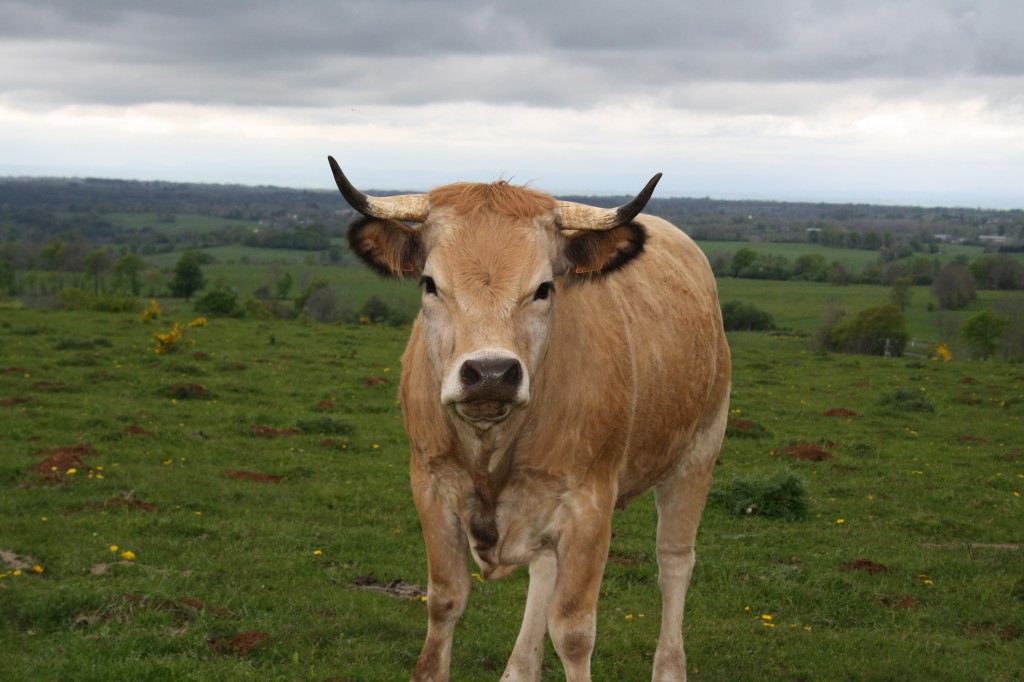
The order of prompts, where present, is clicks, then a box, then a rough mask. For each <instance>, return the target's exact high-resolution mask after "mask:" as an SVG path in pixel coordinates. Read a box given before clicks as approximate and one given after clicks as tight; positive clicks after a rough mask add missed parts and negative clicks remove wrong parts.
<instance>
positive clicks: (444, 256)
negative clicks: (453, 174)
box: [328, 157, 661, 428]
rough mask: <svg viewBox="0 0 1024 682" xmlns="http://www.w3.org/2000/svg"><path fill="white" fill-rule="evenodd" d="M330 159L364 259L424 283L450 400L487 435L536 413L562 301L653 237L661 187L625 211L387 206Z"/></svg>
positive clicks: (449, 197) (503, 204)
mask: <svg viewBox="0 0 1024 682" xmlns="http://www.w3.org/2000/svg"><path fill="white" fill-rule="evenodd" d="M328 159H329V161H330V164H331V169H332V171H333V172H334V179H335V181H336V182H337V184H338V189H339V190H341V193H342V195H343V196H344V197H345V199H346V201H348V203H349V204H350V205H351V206H352V208H354V209H355V210H356V211H358V212H359V213H361V214H363V216H364V218H363V219H362V220H360V221H358V222H356V223H355V224H353V225H352V227H350V228H349V233H348V238H349V243H350V245H351V247H352V250H353V251H354V252H355V253H356V255H358V256H359V257H360V258H361V259H362V260H363V261H364V262H365V263H367V264H368V265H369V266H370V267H371V268H373V269H374V270H376V271H377V272H379V273H381V274H383V275H385V276H389V277H400V278H409V279H414V280H417V281H419V283H420V286H421V287H422V289H423V328H422V332H423V337H424V340H425V342H426V347H427V353H428V355H429V357H430V362H431V364H432V366H433V370H434V373H435V375H436V377H437V380H438V384H439V385H440V387H441V388H440V396H439V397H440V400H441V402H442V403H443V404H444V405H445V406H447V407H448V408H449V409H451V410H453V411H454V412H455V414H456V415H458V417H460V418H461V419H463V420H465V421H466V422H469V423H471V424H473V425H474V426H476V427H478V428H489V427H490V426H492V425H494V424H496V423H498V422H501V421H503V420H505V419H506V418H507V417H509V415H511V414H512V413H513V412H514V411H515V410H516V408H518V407H522V406H524V405H526V404H527V403H528V402H529V400H530V376H531V375H532V373H533V372H534V371H535V370H536V369H537V366H538V365H539V363H540V362H541V359H542V358H543V356H544V353H545V351H546V349H547V346H548V336H549V332H550V328H551V320H552V315H553V309H554V307H555V306H556V305H557V300H558V297H559V290H560V289H562V288H563V287H567V286H572V285H573V284H574V283H575V282H577V281H579V280H586V279H592V278H596V277H601V276H603V275H605V274H607V273H609V272H611V271H613V270H615V269H617V268H620V267H622V266H623V265H625V264H626V263H628V262H629V261H630V260H632V259H633V258H635V257H636V256H637V255H638V254H640V252H641V251H642V250H643V246H644V241H645V239H646V233H645V232H644V229H643V227H641V226H640V225H638V224H636V223H634V222H633V219H634V218H635V217H636V216H637V214H639V213H640V211H642V210H643V208H644V206H645V205H646V204H647V201H648V199H650V197H651V194H652V193H653V191H654V187H655V185H656V184H657V182H658V180H659V179H660V178H661V174H660V173H659V174H658V175H655V176H654V177H653V178H652V179H651V181H650V182H649V183H647V186H646V187H645V188H644V190H643V191H642V192H641V193H640V194H639V195H637V197H636V198H635V199H634V200H633V201H631V202H629V203H628V204H625V205H623V206H620V207H619V208H614V209H602V208H595V207H592V206H586V205H584V204H577V203H571V202H563V201H556V200H555V199H553V198H551V197H550V196H548V195H546V194H542V193H540V192H537V191H534V190H531V189H527V188H524V187H516V186H513V185H509V184H508V183H505V182H498V183H494V184H489V185H487V184H469V183H464V184H455V185H447V186H445V187H441V188H438V189H436V190H434V191H433V192H431V193H429V194H410V195H403V196H397V197H386V198H380V197H370V196H367V195H365V194H363V193H362V192H360V191H359V190H357V189H356V188H355V187H354V186H352V184H351V183H349V181H348V179H347V178H346V177H345V175H344V174H343V173H342V172H341V168H340V167H339V166H338V164H337V162H335V160H334V159H333V158H331V157H328ZM406 223H414V224H415V225H414V226H409V225H407V224H406Z"/></svg>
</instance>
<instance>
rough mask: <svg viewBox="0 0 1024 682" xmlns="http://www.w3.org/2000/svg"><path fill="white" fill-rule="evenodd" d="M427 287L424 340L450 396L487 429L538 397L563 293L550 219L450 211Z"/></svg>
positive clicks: (440, 223) (443, 394) (433, 236)
mask: <svg viewBox="0 0 1024 682" xmlns="http://www.w3.org/2000/svg"><path fill="white" fill-rule="evenodd" d="M422 229H423V234H424V236H426V237H427V238H428V243H430V242H432V248H430V250H429V252H428V253H427V255H426V258H425V261H424V266H423V272H422V275H421V277H420V285H421V287H422V289H423V293H422V296H423V331H422V333H423V338H424V341H425V343H426V348H427V354H428V356H429V357H430V361H431V365H432V366H433V369H434V373H435V375H436V376H437V378H438V382H439V384H440V386H441V391H440V400H441V402H442V403H443V404H444V405H446V406H448V407H449V408H451V409H453V410H454V411H455V413H456V414H457V415H458V416H459V417H461V418H462V419H464V420H466V421H469V422H472V423H474V424H475V425H478V426H481V427H486V426H488V425H491V424H494V423H497V422H500V421H503V420H504V419H505V418H506V417H508V416H509V415H510V414H512V413H513V411H515V410H516V408H519V407H522V406H524V405H526V404H527V403H528V402H529V401H530V377H531V376H534V373H535V372H536V371H537V368H538V366H539V364H540V362H541V359H542V358H543V357H544V352H545V350H546V349H547V345H548V338H549V336H550V332H551V316H552V308H553V305H554V303H555V298H556V297H557V293H558V292H557V289H556V283H555V280H556V273H557V272H558V269H559V263H558V243H557V242H558V239H557V236H558V235H557V232H556V231H555V230H554V229H553V227H552V220H551V218H550V217H549V216H545V215H541V216H536V217H533V218H521V219H509V218H507V217H504V216H501V217H498V216H494V215H487V214H483V213H479V214H476V215H474V216H472V217H470V216H456V215H454V214H453V212H452V211H451V210H446V209H440V210H437V211H435V212H432V216H431V218H430V219H428V221H427V222H426V223H424V225H423V228H422Z"/></svg>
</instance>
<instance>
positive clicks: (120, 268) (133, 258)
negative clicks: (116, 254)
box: [113, 253, 146, 296]
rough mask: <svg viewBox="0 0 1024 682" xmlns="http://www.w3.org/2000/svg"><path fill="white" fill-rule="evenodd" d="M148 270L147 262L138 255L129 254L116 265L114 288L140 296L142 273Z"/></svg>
mask: <svg viewBox="0 0 1024 682" xmlns="http://www.w3.org/2000/svg"><path fill="white" fill-rule="evenodd" d="M145 269H146V262H145V261H144V260H142V258H141V257H139V256H138V255H137V254H134V253H129V254H127V255H125V256H121V257H120V258H118V259H117V263H115V264H114V270H113V273H114V286H115V287H117V288H118V289H122V290H124V291H130V292H132V295H133V296H138V295H139V291H140V290H141V288H142V282H141V280H140V278H139V275H140V273H141V272H142V271H143V270H145Z"/></svg>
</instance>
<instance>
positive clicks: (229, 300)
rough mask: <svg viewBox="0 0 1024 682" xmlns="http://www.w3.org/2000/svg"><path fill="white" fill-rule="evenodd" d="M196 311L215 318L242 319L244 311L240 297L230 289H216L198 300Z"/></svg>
mask: <svg viewBox="0 0 1024 682" xmlns="http://www.w3.org/2000/svg"><path fill="white" fill-rule="evenodd" d="M195 310H196V312H197V313H202V314H203V315H211V316H213V317H242V315H243V314H244V311H243V310H242V307H241V306H240V305H239V304H238V296H236V295H235V293H234V292H233V291H231V290H229V289H214V290H213V291H211V292H209V293H207V294H205V295H203V297H202V298H200V299H197V300H196V305H195Z"/></svg>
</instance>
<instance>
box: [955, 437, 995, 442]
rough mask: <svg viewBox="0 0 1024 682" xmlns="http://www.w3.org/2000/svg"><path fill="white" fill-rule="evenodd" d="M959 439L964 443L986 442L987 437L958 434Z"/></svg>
mask: <svg viewBox="0 0 1024 682" xmlns="http://www.w3.org/2000/svg"><path fill="white" fill-rule="evenodd" d="M960 440H961V441H963V442H964V443H988V442H990V441H989V439H988V438H982V437H981V436H971V435H964V436H960Z"/></svg>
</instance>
